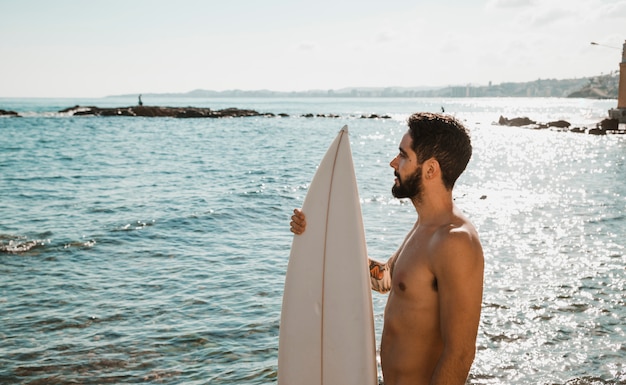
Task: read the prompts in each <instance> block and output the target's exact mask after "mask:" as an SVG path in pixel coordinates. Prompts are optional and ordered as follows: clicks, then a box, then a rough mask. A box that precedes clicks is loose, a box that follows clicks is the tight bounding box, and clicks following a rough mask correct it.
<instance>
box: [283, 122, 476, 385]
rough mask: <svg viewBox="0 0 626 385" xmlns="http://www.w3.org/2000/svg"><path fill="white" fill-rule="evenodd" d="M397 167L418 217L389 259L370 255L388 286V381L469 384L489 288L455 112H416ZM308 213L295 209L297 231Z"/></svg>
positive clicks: (384, 288) (378, 280) (384, 361)
mask: <svg viewBox="0 0 626 385" xmlns="http://www.w3.org/2000/svg"><path fill="white" fill-rule="evenodd" d="M408 125H409V130H408V131H407V133H406V134H405V135H404V136H403V137H402V141H401V142H400V147H399V153H398V155H397V156H396V157H395V158H393V160H392V161H391V163H390V166H391V167H392V168H393V169H394V172H395V176H396V179H395V182H394V186H393V188H392V194H393V196H394V197H396V198H399V199H401V198H409V199H410V200H411V202H412V203H413V206H415V210H416V211H417V217H418V218H417V222H416V223H415V225H414V226H413V228H412V229H411V230H410V231H409V233H408V234H407V236H406V238H405V239H404V242H403V243H402V244H401V245H400V248H399V249H398V250H397V251H396V252H395V253H394V254H393V255H392V256H391V258H389V260H388V261H387V262H386V263H381V262H378V261H375V260H372V259H370V275H371V283H372V289H373V290H376V291H379V292H381V293H386V292H389V297H388V299H387V306H386V307H385V316H384V325H383V334H382V339H381V346H380V357H381V365H382V370H383V377H384V381H385V385H427V384H431V385H434V384H458V385H461V384H465V382H466V380H467V376H468V373H469V370H470V367H471V365H472V362H473V360H474V355H475V351H476V335H477V332H478V323H479V321H480V310H481V303H482V291H483V266H484V259H483V252H482V247H481V245H480V240H479V239H478V234H477V232H476V229H475V228H474V226H473V225H472V224H471V223H470V221H469V220H468V219H467V218H466V217H465V216H464V215H463V214H462V213H461V212H460V210H459V209H458V208H457V207H456V206H455V204H454V202H453V199H452V188H453V187H454V183H455V182H456V180H457V178H458V177H459V175H461V173H462V172H463V171H464V170H465V167H466V165H467V163H468V162H469V159H470V157H471V154H472V146H471V142H470V138H469V135H468V133H467V131H466V129H465V128H464V127H463V126H462V125H461V123H459V122H458V121H457V120H455V119H454V118H452V117H449V116H444V115H439V114H431V113H417V114H413V115H412V116H411V117H410V118H409V120H408ZM305 228H306V220H305V215H304V213H302V211H301V210H299V209H296V210H294V215H293V216H292V221H291V231H292V232H293V233H295V234H302V232H304V230H305Z"/></svg>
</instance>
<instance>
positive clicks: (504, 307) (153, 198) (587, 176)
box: [0, 97, 626, 385]
mask: <svg viewBox="0 0 626 385" xmlns="http://www.w3.org/2000/svg"><path fill="white" fill-rule="evenodd" d="M135 102H136V100H135V99H124V98H117V99H114V98H106V99H92V100H84V99H75V100H70V99H0V108H2V109H5V110H14V111H17V112H20V113H21V114H22V115H23V116H24V117H23V118H0V383H1V384H108V383H111V384H124V383H160V384H237V385H242V384H250V385H252V384H272V383H276V381H277V354H278V331H279V319H280V308H281V300H282V292H283V283H284V276H285V271H286V267H287V259H288V256H289V249H290V245H291V239H292V235H291V233H290V232H289V217H290V215H291V211H292V209H293V208H294V207H299V206H300V205H301V204H302V200H303V198H304V195H305V194H306V191H307V186H308V183H309V182H310V179H311V178H312V176H313V173H314V172H315V168H316V165H317V163H318V162H319V161H320V160H321V157H322V155H323V154H324V152H325V151H326V148H327V146H328V145H329V144H330V142H331V141H332V139H334V137H335V135H336V134H337V132H338V131H339V129H340V128H341V127H342V126H343V125H344V124H347V125H348V126H349V127H350V136H351V144H352V151H353V156H354V163H355V167H356V175H357V180H358V183H359V189H360V195H361V204H362V210H363V216H364V224H365V229H366V235H367V239H368V251H369V254H370V255H371V256H372V257H374V258H378V259H386V258H387V257H388V256H389V255H390V254H391V253H392V252H393V251H394V250H395V248H396V247H398V245H399V244H400V242H401V240H402V239H403V238H404V235H405V234H406V232H407V231H408V229H409V228H410V227H411V225H412V224H413V222H414V221H415V219H416V215H415V212H414V209H413V207H412V206H411V205H410V204H408V203H407V202H403V201H398V200H395V199H393V198H392V197H391V193H390V189H391V186H392V184H393V172H392V169H391V168H390V167H389V165H388V164H389V161H390V160H391V159H392V158H393V157H394V156H395V154H396V152H397V146H398V143H399V141H400V138H401V136H402V134H403V133H404V132H405V130H406V128H405V119H406V118H407V117H408V115H409V114H410V113H412V112H416V111H440V110H441V108H442V107H443V108H445V110H446V112H447V113H450V114H453V115H455V116H456V117H457V118H459V119H460V120H462V121H464V122H465V124H466V125H467V126H468V127H469V128H470V130H471V132H472V140H473V144H474V156H473V158H472V160H471V161H470V164H469V166H468V168H467V170H466V172H465V174H464V175H463V176H462V177H461V179H460V180H459V181H458V182H457V187H456V189H455V191H456V192H455V200H456V202H457V204H458V205H459V207H461V208H462V209H463V210H464V211H465V212H466V213H467V215H468V216H469V217H470V218H471V219H472V221H473V222H474V224H475V225H476V227H477V228H478V230H479V233H480V236H481V240H482V243H483V247H484V252H485V259H486V267H485V292H484V301H483V312H482V318H481V323H480V329H479V335H478V344H477V345H478V346H477V355H476V360H475V362H474V365H473V367H472V370H471V373H470V378H469V383H471V384H571V385H573V384H576V385H582V384H594V385H597V384H626V299H625V298H626V297H625V290H626V269H625V266H626V252H625V246H626V135H609V136H602V137H600V136H592V135H586V134H574V133H567V132H556V131H549V130H540V131H539V130H530V129H524V128H514V127H501V126H496V125H493V124H492V122H494V121H497V120H498V118H499V116H500V115H504V116H506V117H509V118H512V117H517V116H528V117H530V118H532V119H535V120H538V121H543V122H547V121H551V120H557V119H565V120H568V121H570V122H572V123H573V124H574V125H591V124H593V123H595V122H598V121H600V120H601V119H602V118H604V117H605V116H606V111H607V110H608V109H609V108H612V107H614V106H615V104H616V103H615V101H614V100H613V101H611V100H609V101H594V100H583V99H558V98H550V99H531V98H502V99H471V98H468V99H330V98H329V99H326V98H319V99H315V98H311V99H184V100H181V99H171V100H168V99H152V100H151V99H150V98H148V97H144V103H145V104H154V105H182V106H186V105H193V106H198V107H211V108H215V109H220V108H227V107H238V108H252V109H255V110H257V111H260V112H273V113H276V114H278V113H288V114H289V115H290V117H286V118H278V117H276V118H269V117H262V118H234V119H218V120H215V119H188V120H180V119H170V118H126V117H118V118H115V117H111V118H103V117H67V116H63V115H60V114H58V113H56V111H58V110H60V109H62V108H66V107H70V106H73V105H76V104H81V105H97V106H100V107H106V106H126V105H132V104H134V103H135ZM306 113H313V114H318V113H320V114H322V113H323V114H331V113H332V114H337V115H340V117H339V118H321V117H315V118H305V117H301V115H302V114H306ZM372 113H375V114H379V115H384V114H388V115H389V116H391V118H390V119H361V118H359V117H360V116H361V115H362V114H372ZM385 300H386V297H385V296H384V295H380V294H377V293H375V294H374V295H373V301H374V313H375V314H374V317H375V322H376V338H377V343H378V344H379V343H380V332H381V328H382V317H383V310H384V305H385Z"/></svg>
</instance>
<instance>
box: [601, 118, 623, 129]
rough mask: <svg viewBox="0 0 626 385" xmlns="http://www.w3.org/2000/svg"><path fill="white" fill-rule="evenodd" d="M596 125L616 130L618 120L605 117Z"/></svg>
mask: <svg viewBox="0 0 626 385" xmlns="http://www.w3.org/2000/svg"><path fill="white" fill-rule="evenodd" d="M598 125H599V126H600V128H602V129H604V130H617V129H618V128H619V120H617V119H609V118H605V119H602V121H600V123H598Z"/></svg>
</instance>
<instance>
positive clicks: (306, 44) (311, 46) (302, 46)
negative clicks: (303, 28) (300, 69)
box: [296, 41, 317, 52]
mask: <svg viewBox="0 0 626 385" xmlns="http://www.w3.org/2000/svg"><path fill="white" fill-rule="evenodd" d="M296 48H297V49H298V51H305V52H310V51H315V50H316V49H317V44H316V43H314V42H311V41H303V42H300V43H298V45H297V46H296Z"/></svg>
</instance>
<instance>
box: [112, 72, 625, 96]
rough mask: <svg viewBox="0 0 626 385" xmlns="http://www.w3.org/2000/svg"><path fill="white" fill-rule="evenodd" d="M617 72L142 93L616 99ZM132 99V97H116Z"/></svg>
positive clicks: (165, 94) (166, 94)
mask: <svg viewBox="0 0 626 385" xmlns="http://www.w3.org/2000/svg"><path fill="white" fill-rule="evenodd" d="M618 83H619V72H618V71H615V72H611V73H609V74H608V75H599V76H592V77H584V78H577V79H561V80H559V79H538V80H535V81H531V82H521V83H501V84H495V85H492V84H489V85H486V86H477V85H464V86H448V87H438V88H437V87H379V88H377V87H350V88H343V89H338V90H309V91H298V92H295V91H294V92H280V91H271V90H251V91H244V90H228V91H211V90H201V89H197V90H193V91H190V92H186V93H163V94H143V96H159V97H186V98H218V97H383V98H384V97H451V98H454V97H561V98H565V97H571V98H592V99H617V92H618ZM120 96H135V95H115V96H111V97H120Z"/></svg>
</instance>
